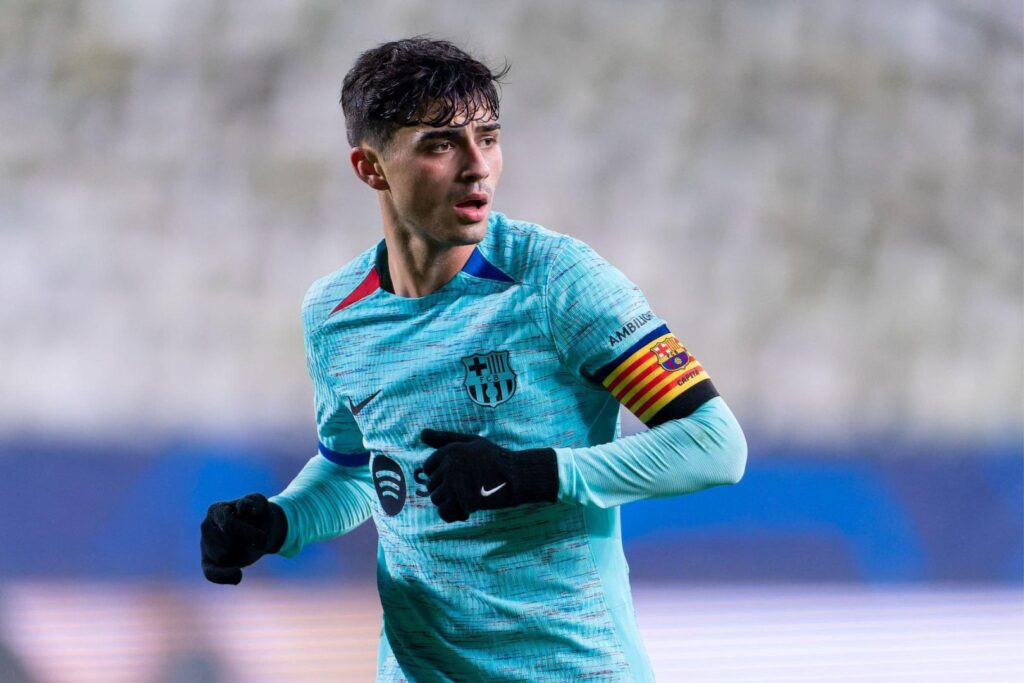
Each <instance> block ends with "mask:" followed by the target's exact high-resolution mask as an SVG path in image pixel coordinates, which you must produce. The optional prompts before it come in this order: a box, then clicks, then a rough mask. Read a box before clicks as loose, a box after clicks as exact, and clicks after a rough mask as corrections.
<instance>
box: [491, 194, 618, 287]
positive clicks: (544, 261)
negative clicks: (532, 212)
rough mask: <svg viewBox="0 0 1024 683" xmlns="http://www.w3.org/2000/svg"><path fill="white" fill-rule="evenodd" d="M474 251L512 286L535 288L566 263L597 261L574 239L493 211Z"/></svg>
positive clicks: (585, 246) (584, 245) (542, 284)
mask: <svg viewBox="0 0 1024 683" xmlns="http://www.w3.org/2000/svg"><path fill="white" fill-rule="evenodd" d="M478 249H479V250H480V252H481V253H482V254H483V256H484V257H485V258H486V259H487V260H488V261H490V262H491V263H492V264H493V265H494V266H495V267H497V268H498V269H499V270H501V271H502V272H503V273H506V274H508V275H509V277H511V278H512V279H513V280H515V281H516V282H519V283H522V284H533V285H538V286H544V285H546V284H547V282H548V280H549V279H550V278H551V276H552V275H553V274H555V273H557V272H558V271H559V270H561V269H562V268H564V267H565V265H566V264H568V263H575V262H579V261H581V260H588V259H590V258H592V257H597V255H596V253H595V252H594V251H593V249H591V248H590V247H589V246H587V245H586V244H585V243H584V242H582V241H580V240H578V239H576V238H574V237H571V236H569V235H564V234H562V233H559V232H555V231H554V230H549V229H547V228H545V227H543V226H540V225H537V224H536V223H530V222H527V221H520V220H515V219H512V218H508V217H507V216H505V215H504V214H501V213H498V212H496V211H495V212H492V214H491V221H490V226H489V227H488V231H487V237H486V238H484V240H483V242H481V243H480V244H479V245H478ZM598 258H599V257H598Z"/></svg>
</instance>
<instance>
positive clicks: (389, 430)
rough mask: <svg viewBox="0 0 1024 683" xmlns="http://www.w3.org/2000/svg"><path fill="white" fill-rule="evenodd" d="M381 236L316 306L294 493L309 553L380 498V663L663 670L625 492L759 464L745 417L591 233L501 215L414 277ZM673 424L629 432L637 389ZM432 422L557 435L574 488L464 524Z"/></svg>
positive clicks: (688, 483) (697, 486)
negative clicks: (635, 601)
mask: <svg viewBox="0 0 1024 683" xmlns="http://www.w3.org/2000/svg"><path fill="white" fill-rule="evenodd" d="M386 264H387V254H386V245H385V243H384V242H383V241H381V242H380V243H379V244H378V245H377V246H376V247H375V248H372V249H369V250H367V251H366V252H364V253H363V254H362V255H360V256H359V257H357V258H356V259H354V260H353V261H352V262H350V263H349V264H348V265H346V266H345V267H343V268H342V269H341V270H339V271H338V272H336V273H334V274H332V275H330V276H328V277H326V278H323V279H321V280H320V281H318V282H317V283H315V284H314V285H313V287H312V288H311V289H310V291H309V293H308V294H307V297H306V301H305V303H304V306H303V312H304V322H305V337H306V349H307V361H308V365H309V370H310V375H311V377H312V379H313V384H314V395H315V405H316V418H317V425H318V436H319V449H318V450H319V453H318V454H317V455H316V456H314V457H313V459H311V460H310V461H309V462H308V463H307V464H306V466H305V467H304V468H303V470H302V471H301V472H300V473H299V475H298V476H297V477H296V478H295V480H294V481H293V482H292V483H291V484H290V485H289V487H288V488H287V489H286V490H285V491H284V492H282V493H281V494H280V495H278V496H275V497H274V498H273V499H272V500H273V501H274V502H276V503H278V504H279V505H281V506H282V508H284V510H285V514H286V516H287V518H288V536H287V538H286V539H285V543H284V546H283V547H282V549H281V553H282V554H284V555H294V554H296V553H298V552H299V551H300V550H301V548H302V547H303V546H304V545H306V544H308V543H310V542H314V541H319V540H323V539H327V538H332V537H335V536H338V535H341V534H343V533H345V532H346V531H348V530H350V529H352V528H354V527H355V526H357V525H359V524H361V523H362V522H364V521H365V520H367V519H368V518H370V517H372V518H373V519H374V522H375V524H376V527H377V532H378V538H379V548H378V572H377V575H378V588H379V591H380V597H381V604H382V606H383V611H384V628H383V633H382V636H381V643H380V650H379V661H378V680H380V681H389V682H390V681H402V680H411V681H449V680H451V681H461V680H488V681H562V680H568V679H572V680H576V679H585V680H595V681H597V680H601V681H604V680H607V681H644V680H653V675H652V673H651V669H650V665H649V663H648V661H647V657H646V654H645V652H644V649H643V645H642V643H641V640H640V637H639V633H638V631H637V627H636V622H635V618H634V615H633V607H632V601H631V598H630V592H629V583H628V567H627V565H626V560H625V557H624V555H623V551H622V543H621V534H620V527H619V510H618V507H617V506H619V505H621V504H623V503H626V502H629V501H632V500H638V499H641V498H652V497H659V496H667V495H678V494H681V493H689V492H693V491H698V490H701V489H704V488H708V487H710V486H715V485H718V484H724V483H732V482H735V481H738V479H739V477H740V476H741V475H742V472H743V467H744V463H745V458H746V445H745V442H744V439H743V434H742V432H741V431H740V429H739V427H738V425H737V424H736V421H735V418H734V417H733V416H732V413H731V412H730V411H729V409H728V407H727V406H726V405H725V403H724V402H723V401H722V399H721V398H719V397H718V396H717V392H716V390H715V388H714V386H713V385H712V383H711V381H710V379H709V377H708V374H707V372H706V371H705V369H704V368H703V366H702V365H701V364H700V363H699V362H698V361H697V359H696V358H695V357H694V355H693V354H692V353H691V352H690V351H689V350H688V349H687V348H686V347H685V346H684V345H683V344H682V343H681V342H680V341H679V339H678V338H677V337H676V336H675V335H674V334H673V333H672V332H671V331H669V329H668V326H667V324H666V323H665V322H664V321H663V320H661V319H660V318H659V317H657V316H656V315H655V314H654V313H653V312H652V311H651V310H650V307H649V305H648V303H647V301H646V299H645V297H644V296H643V294H642V293H641V292H640V290H639V289H638V288H637V287H636V286H635V285H633V284H632V283H631V282H629V280H628V279H627V278H626V277H625V276H624V275H623V274H622V273H621V272H620V271H618V270H617V269H615V268H614V267H612V266H611V265H609V264H608V263H607V262H606V261H605V260H604V259H602V258H601V257H600V256H598V255H597V254H596V253H595V252H594V251H593V250H592V249H590V248H589V247H587V246H586V245H585V244H583V243H582V242H580V241H578V240H575V239H572V238H570V237H567V236H564V235H560V234H558V233H555V232H551V231H548V230H545V229H544V228H541V227H539V226H537V225H533V224H529V223H524V222H520V221H514V220H510V219H508V218H506V217H505V216H503V215H502V214H500V213H492V214H491V217H490V221H489V227H488V231H487V235H486V237H485V238H484V240H483V241H482V242H481V243H480V244H478V245H477V246H476V248H475V250H474V252H473V254H472V256H471V257H470V259H469V260H468V262H467V263H466V265H465V266H464V267H463V269H462V270H461V271H460V272H459V273H458V274H457V275H456V276H455V277H454V278H453V279H452V280H451V281H449V282H448V283H447V284H445V285H444V286H443V287H441V288H440V289H438V290H437V291H435V292H433V293H431V294H429V295H427V296H424V297H420V298H406V297H400V296H396V295H394V294H392V293H390V292H388V291H387V290H386V289H385V288H384V287H382V286H381V282H382V279H384V280H386V279H387V265H386ZM620 404H621V405H625V406H626V407H627V408H628V409H629V410H631V411H632V412H633V413H634V414H636V415H637V416H638V417H639V418H640V419H641V420H642V421H644V422H645V423H646V424H648V425H649V426H651V427H652V429H650V430H649V431H648V432H646V433H643V434H639V435H635V436H632V437H628V438H625V439H621V440H619V439H618V437H619V433H620V424H619V406H620ZM426 427H430V428H433V429H439V430H449V431H458V432H467V433H473V434H478V435H481V436H484V437H487V438H488V439H491V440H492V441H495V442H496V443H499V444H501V445H502V446H505V447H506V448H510V449H514V450H518V449H526V448H539V447H553V448H555V452H556V457H557V461H558V475H559V496H558V501H557V502H556V503H552V504H535V505H523V506H520V507H517V508H511V509H505V510H494V511H478V512H476V513H474V514H473V515H472V516H471V517H470V519H469V520H468V521H465V522H458V523H454V524H448V523H445V522H443V521H442V520H441V519H440V517H439V516H438V513H437V509H436V508H435V507H434V505H433V504H432V503H431V502H430V500H429V498H428V497H427V491H426V484H425V478H424V476H423V471H422V465H423V461H424V460H425V459H426V458H427V457H428V456H429V455H430V453H431V452H432V451H431V449H429V448H428V447H426V446H425V445H424V444H423V443H422V442H421V441H420V438H419V435H420V432H421V430H422V429H424V428H426Z"/></svg>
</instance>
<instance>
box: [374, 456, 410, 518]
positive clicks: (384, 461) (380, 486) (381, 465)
mask: <svg viewBox="0 0 1024 683" xmlns="http://www.w3.org/2000/svg"><path fill="white" fill-rule="evenodd" d="M373 488H374V489H376V491H377V499H378V500H380V506H381V507H382V508H384V512H386V513H387V514H388V515H389V516H391V517H394V516H395V515H397V514H398V513H399V512H401V511H402V507H403V506H404V505H405V475H404V474H402V468H401V467H399V466H398V463H397V462H395V461H394V460H392V459H391V458H389V457H387V456H386V455H378V456H376V457H375V458H374V459H373Z"/></svg>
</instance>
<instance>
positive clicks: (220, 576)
mask: <svg viewBox="0 0 1024 683" xmlns="http://www.w3.org/2000/svg"><path fill="white" fill-rule="evenodd" d="M200 530H201V532H202V537H201V539H200V541H199V548H200V550H201V551H202V554H203V575H204V576H206V578H207V580H209V581H212V582H213V583H230V584H237V583H239V582H240V581H241V580H242V569H241V568H242V567H248V566H249V565H250V564H252V563H253V562H255V561H256V560H258V559H260V558H261V557H263V556H264V555H266V554H268V553H276V552H277V551H278V550H280V549H281V544H283V543H284V539H285V535H286V534H287V533H288V520H287V518H285V515H284V510H282V509H281V507H280V506H279V505H275V504H274V503H271V502H270V501H268V500H267V499H266V497H265V496H264V495H263V494H262V493H250V494H249V495H247V496H244V497H242V498H238V499H236V500H230V501H226V502H220V503H214V504H213V505H211V506H210V509H209V510H207V511H206V519H204V520H203V523H202V525H201V526H200Z"/></svg>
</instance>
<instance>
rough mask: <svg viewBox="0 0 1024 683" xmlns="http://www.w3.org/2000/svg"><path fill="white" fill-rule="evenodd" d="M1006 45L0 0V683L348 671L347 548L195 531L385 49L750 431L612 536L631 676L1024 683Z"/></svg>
mask: <svg viewBox="0 0 1024 683" xmlns="http://www.w3.org/2000/svg"><path fill="white" fill-rule="evenodd" d="M1022 24H1024V7H1022V3H1021V2H1019V1H1015V0H1005V1H1000V0H979V1H974V0H916V1H911V0H907V1H895V2H894V1H885V2H883V1H881V0H868V1H866V2H846V1H842V0H825V1H824V2H811V1H809V0H808V1H804V2H798V1H783V0H776V1H765V2H741V1H738V0H728V1H723V2H711V1H708V2H672V1H669V0H664V1H656V0H643V1H639V2H630V3H626V2H612V1H610V0H596V1H592V0H588V1H584V0H564V1H560V2H557V3H548V2H541V1H539V0H530V1H523V2H519V1H515V2H513V1H506V2H490V1H480V2H475V3H465V2H455V1H454V0H442V1H430V2H427V1H422V2H421V1H416V2H399V1H397V0H376V1H374V2H346V3H335V2H326V1H318V0H281V1H274V2H271V1H269V0H267V1H264V0H259V1H255V0H254V1H248V2H245V1H242V0H235V1H229V0H209V1H199V2H192V1H188V0H131V1H129V0H105V1H104V0H67V1H62V0H45V1H44V0H3V1H2V2H0V85H2V92H3V97H2V98H0V131H2V134H0V360H2V372H0V500H3V502H4V512H3V513H2V514H0V538H2V545H0V548H2V550H0V682H2V683H28V682H30V681H31V682H33V683H51V682H52V683H79V682H82V683H84V682H87V681H89V682H92V681H96V682H99V681H103V682H105V683H118V682H121V681H124V682H125V683H128V682H132V683H135V682H149V681H153V682H157V683H172V682H173V683H185V682H188V683H226V682H232V681H267V682H290V681H320V680H323V681H327V680H331V681H341V680H369V679H370V678H371V677H372V669H373V663H374V659H375V643H376V637H377V633H378V631H379V625H380V615H379V605H378V603H377V601H376V595H375V588H374V586H373V563H374V548H375V537H374V533H373V530H372V528H370V527H371V526H372V525H364V527H362V528H361V529H360V530H358V531H357V532H355V533H353V534H352V535H350V536H348V537H346V538H344V539H341V540H339V541H337V542H334V543H331V544H326V545H323V546H320V547H317V548H315V549H312V550H310V551H307V552H305V553H304V554H303V555H302V556H301V557H299V558H297V559H295V560H290V561H289V560H284V559H281V558H269V559H268V560H267V561H264V562H263V563H262V564H261V565H259V566H258V567H256V568H254V569H252V570H250V571H249V572H248V574H247V578H246V580H245V581H244V582H243V584H242V585H241V586H240V587H238V588H223V587H215V586H211V585H206V584H205V583H204V582H203V580H202V576H201V574H200V572H199V567H198V548H197V544H198V525H199V521H200V519H201V518H202V515H203V514H204V511H205V508H206V506H207V505H208V504H209V503H210V502H212V501H214V500H218V499H223V498H232V497H236V496H238V495H241V494H244V493H247V492H249V491H252V490H262V491H267V492H270V491H276V490H278V489H279V488H280V487H282V486H283V485H284V484H285V483H286V482H287V481H288V480H289V478H290V476H291V475H292V474H293V473H294V472H296V471H297V470H298V468H299V467H300V466H301V464H302V463H303V462H304V461H305V460H306V459H307V458H308V457H309V456H310V455H312V453H313V449H314V444H315V437H314V430H313V423H312V410H311V397H310V387H309V383H308V380H307V378H306V373H305V366H304V360H303V352H302V340H301V329H300V318H299V305H300V302H301V299H302V296H303V293H304V291H305V288H306V287H307V286H308V285H309V284H310V283H311V282H312V281H313V280H314V279H315V278H317V277H318V276H320V275H322V274H325V273H327V272H330V271H331V270H333V269H335V268H337V267H338V266H339V265H340V264H342V263H343V262H345V261H346V260H348V259H349V258H350V257H352V256H354V255H355V254H357V253H358V252H360V251H361V250H362V249H364V248H365V247H367V246H368V245H370V244H371V243H373V242H374V241H376V240H377V239H378V236H379V223H378V217H377V209H376V204H375V202H374V201H373V198H372V197H371V196H370V194H369V191H368V190H366V189H364V188H363V187H362V186H360V185H359V184H358V183H357V182H356V181H355V180H354V178H352V176H351V171H350V170H349V168H348V165H347V162H346V152H347V146H346V144H345V141H344V130H343V122H342V117H341V112H340V110H339V108H338V106H337V102H336V98H337V93H338V88H339V85H340V82H341V78H342V76H343V74H344V72H345V71H346V70H347V68H348V67H349V65H350V64H351V62H352V61H353V59H354V57H355V56H356V54H357V53H358V52H360V51H362V50H364V49H366V48H368V47H370V46H372V45H375V44H377V43H379V42H383V41H385V40H389V39H393V38H396V37H402V36H407V35H413V34H421V33H429V34H431V35H433V36H435V37H442V38H449V39H452V40H454V41H456V42H458V43H460V44H462V45H464V46H466V47H468V48H469V49H470V50H471V51H474V52H475V53H477V54H478V55H480V56H482V57H485V58H486V59H488V60H489V61H491V62H493V63H500V62H501V61H502V60H504V59H505V58H507V59H508V60H509V61H511V63H512V71H511V74H510V76H509V79H508V83H507V85H506V86H505V88H504V101H503V111H502V118H503V123H504V131H503V142H504V151H505V160H506V162H505V173H504V177H503V180H502V185H501V187H500V188H499V192H498V195H497V202H496V206H497V208H498V209H499V210H502V211H503V212H505V213H507V214H508V215H510V216H513V217H516V218H524V219H528V220H532V221H535V222H539V223H541V224H544V225H546V226H548V227H550V228H553V229H556V230H559V231H562V232H567V233H570V234H573V235H576V236H578V237H580V238H582V239H584V240H585V241H587V242H589V243H590V244H592V245H593V246H595V247H596V248H597V249H598V250H599V251H600V252H601V253H603V254H604V255H605V256H607V257H608V258H609V259H610V260H612V261H613V262H614V263H616V264H617V265H619V266H620V267H621V268H622V270H624V271H625V272H626V273H627V274H628V275H629V276H630V277H631V278H632V279H633V280H634V281H636V282H637V283H638V284H639V285H640V286H641V287H642V289H643V290H644V291H645V292H646V293H647V294H648V296H649V298H650V299H651V301H652V303H653V306H654V308H655V310H656V311H658V312H659V313H660V315H661V316H662V317H664V318H666V319H667V320H668V321H669V322H670V324H671V325H672V327H673V329H674V330H676V331H677V332H678V333H679V334H680V336H681V337H682V338H683V340H684V341H685V342H686V343H687V345H688V346H690V347H691V348H692V349H694V350H695V351H696V352H697V353H698V354H699V356H700V358H701V359H702V361H703V362H704V364H705V365H706V366H707V367H708V368H709V371H710V372H711V374H712V376H713V377H714V378H715V382H716V384H717V385H718V387H719V389H720V390H721V392H722V393H723V395H724V396H725V397H726V399H727V400H728V401H729V403H730V405H731V406H732V407H733V409H734V411H735V412H736V413H737V415H738V416H739V418H740V421H741V423H742V424H743V425H744V427H745V428H746V430H747V435H748V440H749V442H750V460H749V466H748V471H747V475H746V478H745V479H744V481H743V482H742V483H741V484H740V485H739V486H736V487H732V488H729V489H721V490H714V491H710V492H706V493H702V494H699V495H696V496H692V497H687V498H681V499H672V500H663V501H654V502H648V503H643V504H636V505H633V506H630V507H627V508H625V509H624V510H623V518H624V536H625V539H626V544H627V553H628V557H629V560H630V563H631V566H632V577H633V582H634V586H635V593H636V598H637V612H638V617H639V619H640V624H641V629H642V630H643V631H644V633H645V634H646V637H647V639H648V645H649V647H650V651H651V657H652V660H653V661H654V665H655V668H656V670H657V671H658V673H659V675H660V678H661V680H665V681H675V680H687V681H769V680H770V681H798V680H799V681H819V680H820V681H860V680H870V681H947V680H948V681H1020V680H1024V654H1022V653H1021V647H1020V646H1021V643H1022V642H1024V553H1022V545H1024V543H1022V535H1024V534H1022V511H1024V502H1022V501H1024V497H1022V463H1024V458H1022V455H1024V452H1022V451H1024V448H1022V434H1024V430H1022V421H1024V395H1022V394H1024V388H1022V383H1024V301H1022V299H1024V279H1022V260H1024V215H1022V214H1024V206H1022V183H1024V115H1022V97H1024V85H1022V84H1024V28H1022ZM624 424H625V425H626V428H627V431H628V430H630V429H636V428H637V425H636V423H635V422H633V421H631V420H629V419H627V420H626V422H625V423H624Z"/></svg>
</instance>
